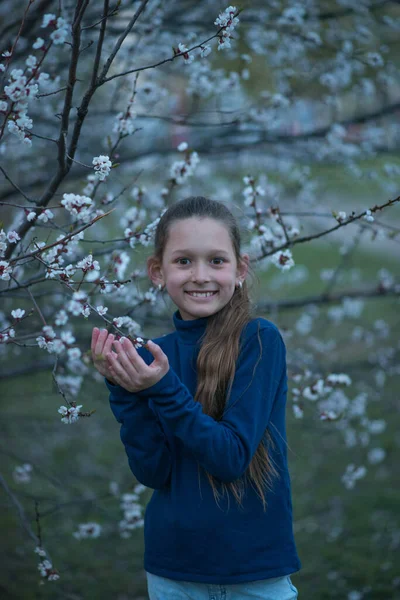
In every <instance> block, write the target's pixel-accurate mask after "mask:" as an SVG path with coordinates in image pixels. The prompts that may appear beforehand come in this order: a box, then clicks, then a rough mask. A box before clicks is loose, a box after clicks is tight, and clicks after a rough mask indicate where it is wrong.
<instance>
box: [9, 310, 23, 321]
mask: <svg viewBox="0 0 400 600" xmlns="http://www.w3.org/2000/svg"><path fill="white" fill-rule="evenodd" d="M24 314H25V311H24V309H23V308H16V309H15V310H12V311H11V315H12V317H13V318H14V319H17V321H19V320H20V319H22V317H23V316H24Z"/></svg>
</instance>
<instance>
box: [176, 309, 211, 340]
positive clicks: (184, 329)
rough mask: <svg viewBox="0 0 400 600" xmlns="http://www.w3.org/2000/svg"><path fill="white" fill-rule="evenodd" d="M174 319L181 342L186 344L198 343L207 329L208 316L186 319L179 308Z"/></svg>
mask: <svg viewBox="0 0 400 600" xmlns="http://www.w3.org/2000/svg"><path fill="white" fill-rule="evenodd" d="M173 321H174V325H175V329H176V333H177V335H178V339H179V341H180V342H183V343H184V344H197V342H198V341H199V340H200V338H201V336H202V335H203V333H204V332H205V330H206V327H207V321H208V317H201V318H200V319H192V320H187V321H185V320H184V319H182V317H181V313H180V312H179V310H176V311H175V312H174V314H173Z"/></svg>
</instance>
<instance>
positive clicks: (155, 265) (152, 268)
mask: <svg viewBox="0 0 400 600" xmlns="http://www.w3.org/2000/svg"><path fill="white" fill-rule="evenodd" d="M146 263H147V274H148V276H149V278H150V279H151V281H152V282H153V284H154V285H155V286H156V287H157V286H158V285H159V284H160V283H161V285H164V277H163V273H162V268H161V265H160V263H159V261H158V260H157V259H156V258H155V257H154V256H149V258H148V259H147V261H146Z"/></svg>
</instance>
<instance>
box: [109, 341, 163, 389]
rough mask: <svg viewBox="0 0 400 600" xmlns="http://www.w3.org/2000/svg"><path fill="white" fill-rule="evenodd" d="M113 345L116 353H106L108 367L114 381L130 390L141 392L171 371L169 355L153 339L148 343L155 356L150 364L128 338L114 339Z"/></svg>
mask: <svg viewBox="0 0 400 600" xmlns="http://www.w3.org/2000/svg"><path fill="white" fill-rule="evenodd" d="M113 346H114V348H115V350H116V354H115V352H108V353H106V358H107V364H108V368H109V370H110V372H111V376H112V378H113V381H115V382H116V383H117V384H118V385H120V386H121V387H123V388H124V389H126V390H127V391H128V392H140V391H141V390H145V389H146V388H148V387H151V386H152V385H154V384H155V383H157V382H158V381H160V379H162V378H163V377H164V375H166V374H167V373H168V371H169V361H168V357H167V355H166V354H164V352H163V351H162V349H161V348H160V346H158V345H157V344H155V343H154V342H152V341H149V342H148V343H147V348H148V349H149V351H150V352H151V354H152V355H153V356H154V360H153V362H152V363H151V364H150V365H147V364H146V363H145V361H144V360H143V359H142V357H141V356H140V355H139V354H138V352H137V350H136V348H135V347H134V345H133V344H132V342H131V341H130V340H128V339H127V338H121V339H120V341H117V340H114V342H113Z"/></svg>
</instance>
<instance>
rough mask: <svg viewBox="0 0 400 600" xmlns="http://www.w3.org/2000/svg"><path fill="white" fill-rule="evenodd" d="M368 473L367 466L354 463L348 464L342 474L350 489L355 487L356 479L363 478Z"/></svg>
mask: <svg viewBox="0 0 400 600" xmlns="http://www.w3.org/2000/svg"><path fill="white" fill-rule="evenodd" d="M366 474H367V469H366V467H363V466H361V467H356V466H355V465H354V464H353V463H351V464H349V465H347V467H346V471H345V473H344V474H343V475H342V481H343V484H344V486H345V488H347V489H348V490H351V489H353V488H354V486H355V484H356V481H357V480H358V479H362V478H363V477H365V475H366Z"/></svg>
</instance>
